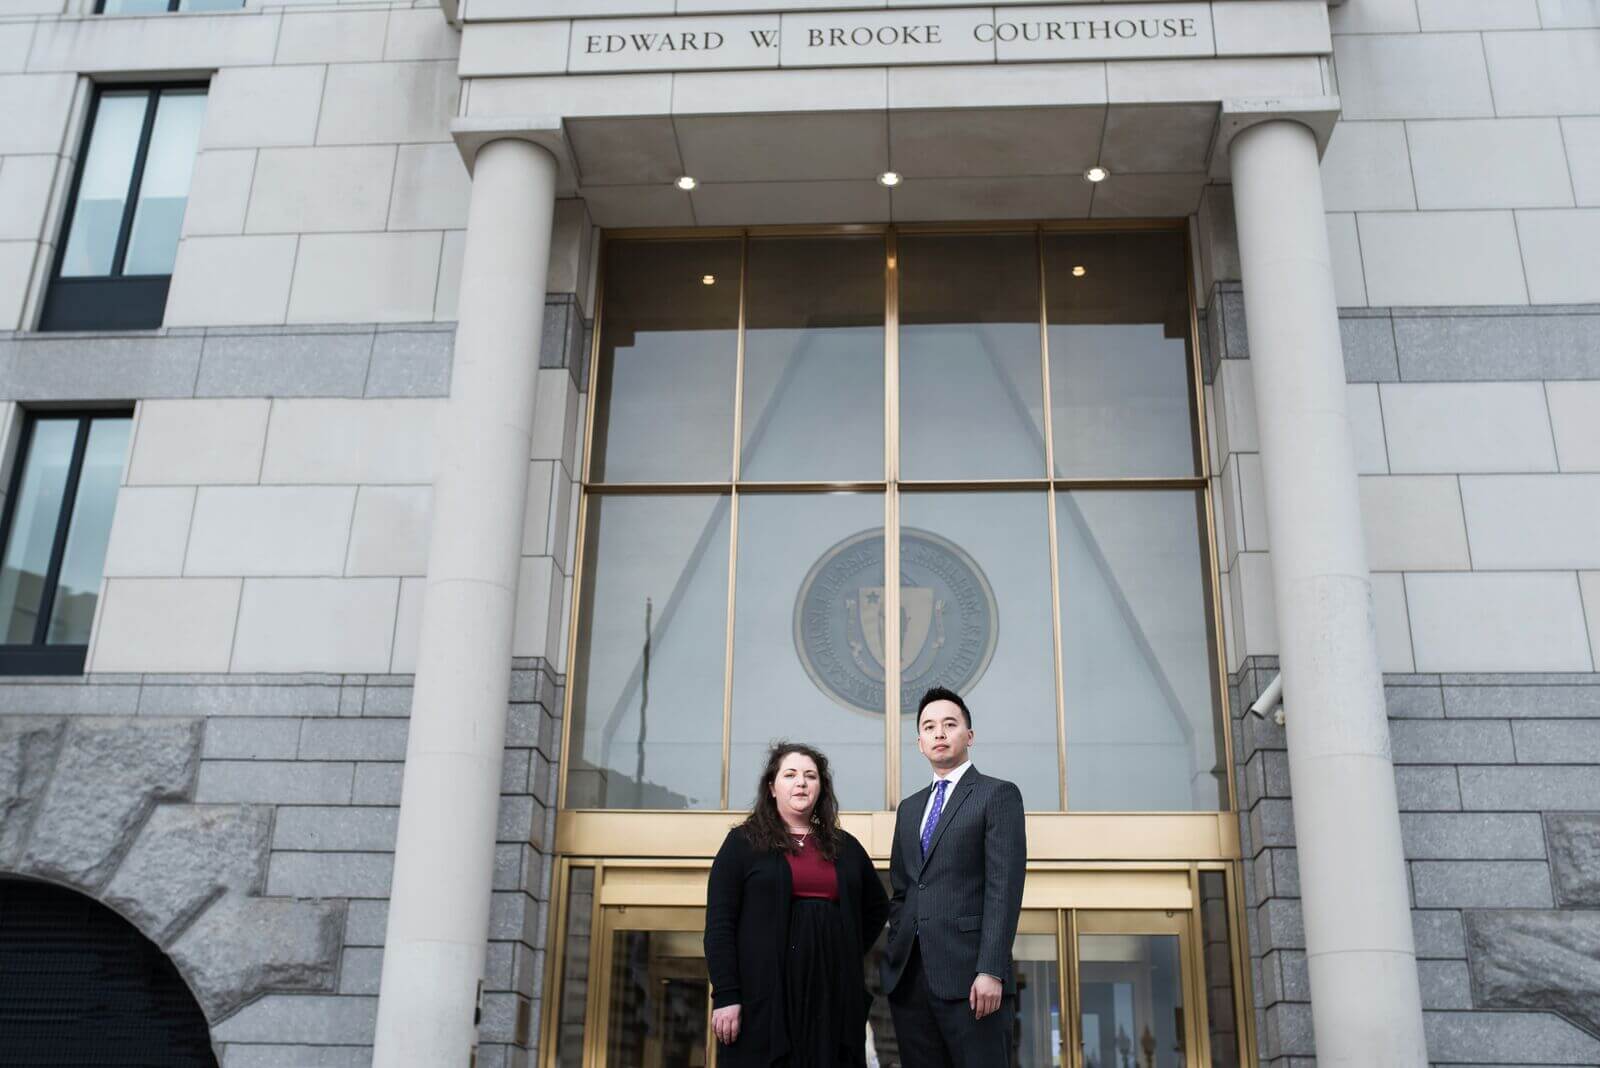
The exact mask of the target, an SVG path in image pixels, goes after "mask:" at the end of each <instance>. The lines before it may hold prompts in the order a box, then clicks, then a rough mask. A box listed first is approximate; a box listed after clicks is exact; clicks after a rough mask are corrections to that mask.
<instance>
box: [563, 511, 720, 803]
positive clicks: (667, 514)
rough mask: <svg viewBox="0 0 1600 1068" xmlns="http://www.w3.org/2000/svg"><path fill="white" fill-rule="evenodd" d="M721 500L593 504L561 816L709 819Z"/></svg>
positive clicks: (715, 751) (715, 734)
mask: <svg viewBox="0 0 1600 1068" xmlns="http://www.w3.org/2000/svg"><path fill="white" fill-rule="evenodd" d="M728 508H729V501H728V498H727V497H725V496H709V495H708V496H659V497H656V496H650V497H611V496H601V497H593V498H591V499H590V502H589V512H588V524H589V526H588V532H587V535H586V541H585V545H584V557H585V558H584V569H583V589H582V592H581V602H580V605H579V611H580V612H581V613H582V615H581V618H582V619H583V620H584V621H585V625H584V627H583V629H582V630H580V632H579V635H578V646H577V656H576V659H575V664H574V668H575V670H574V673H573V680H574V682H573V685H574V690H573V697H572V717H573V718H572V731H571V747H572V750H571V753H570V754H569V757H568V767H567V802H566V803H567V805H568V806H569V807H572V808H661V809H678V808H718V807H719V806H720V805H721V803H722V797H721V786H720V784H721V780H722V677H723V662H724V661H723V654H724V650H725V647H726V642H725V638H724V635H726V633H727V630H726V627H727V615H728V602H727V598H728Z"/></svg>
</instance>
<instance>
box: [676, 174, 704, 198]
mask: <svg viewBox="0 0 1600 1068" xmlns="http://www.w3.org/2000/svg"><path fill="white" fill-rule="evenodd" d="M699 184H700V183H699V182H697V181H695V179H694V178H692V177H690V176H689V175H687V174H686V175H684V176H683V177H682V178H679V179H678V188H679V189H681V190H683V191H684V192H685V193H687V192H689V190H691V189H693V188H694V187H695V186H697V185H699Z"/></svg>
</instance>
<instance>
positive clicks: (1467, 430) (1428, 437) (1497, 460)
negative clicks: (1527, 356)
mask: <svg viewBox="0 0 1600 1068" xmlns="http://www.w3.org/2000/svg"><path fill="white" fill-rule="evenodd" d="M1378 394H1379V397H1380V398H1381V400H1382V402H1383V425H1384V430H1385V432H1386V434H1387V438H1388V443H1389V469H1390V470H1391V471H1394V472H1395V473H1396V474H1427V473H1442V474H1458V473H1466V474H1482V473H1488V472H1517V473H1522V472H1534V471H1554V470H1555V469H1556V456H1555V444H1554V442H1553V441H1552V439H1551V436H1550V419H1549V416H1548V414H1547V412H1546V408H1545V400H1544V388H1543V387H1542V386H1541V385H1540V384H1539V383H1538V382H1428V383H1408V382H1385V383H1382V384H1380V385H1379V386H1378Z"/></svg>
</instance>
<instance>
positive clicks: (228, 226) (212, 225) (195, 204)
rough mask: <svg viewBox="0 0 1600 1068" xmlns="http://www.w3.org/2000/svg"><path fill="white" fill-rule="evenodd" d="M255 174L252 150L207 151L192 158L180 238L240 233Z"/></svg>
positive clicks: (248, 205)
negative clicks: (192, 169) (193, 235)
mask: <svg viewBox="0 0 1600 1068" xmlns="http://www.w3.org/2000/svg"><path fill="white" fill-rule="evenodd" d="M255 171H256V150H255V149H253V148H227V149H211V150H209V151H206V152H202V153H200V154H199V155H198V156H196V157H195V161H194V174H193V176H192V177H191V178H190V180H189V203H188V204H187V205H186V206H185V207H184V211H183V232H184V234H185V235H186V236H187V235H190V234H240V233H243V232H244V219H245V213H246V212H247V211H248V210H249V208H250V183H251V180H252V179H253V178H254V177H255Z"/></svg>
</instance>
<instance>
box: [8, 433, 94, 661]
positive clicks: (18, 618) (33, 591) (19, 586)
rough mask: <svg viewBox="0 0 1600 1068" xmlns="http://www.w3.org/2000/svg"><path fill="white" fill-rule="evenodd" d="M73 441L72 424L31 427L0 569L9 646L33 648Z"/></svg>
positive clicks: (74, 435)
mask: <svg viewBox="0 0 1600 1068" xmlns="http://www.w3.org/2000/svg"><path fill="white" fill-rule="evenodd" d="M77 435H78V420H76V419H40V420H39V421H38V422H36V423H34V424H33V438H32V440H31V441H30V442H29V443H28V449H27V459H26V461H25V462H24V465H23V469H22V482H21V484H20V485H19V486H18V488H17V499H16V503H15V512H14V514H13V515H12V517H11V532H10V535H9V536H8V537H7V539H6V546H5V558H4V565H3V566H0V613H4V616H3V617H0V618H4V620H5V626H6V631H5V639H4V640H5V643H6V644H8V645H25V644H28V643H30V642H32V641H33V636H34V632H35V631H36V630H37V628H38V625H39V606H40V602H41V601H42V600H43V598H44V583H45V578H46V577H47V576H48V573H49V571H50V553H51V550H52V549H53V548H54V546H55V540H56V526H57V524H58V523H59V522H60V520H61V502H62V497H63V494H64V493H65V491H66V485H67V475H68V473H69V471H70V470H71V467H72V445H73V442H74V440H75V439H76V438H77Z"/></svg>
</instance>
